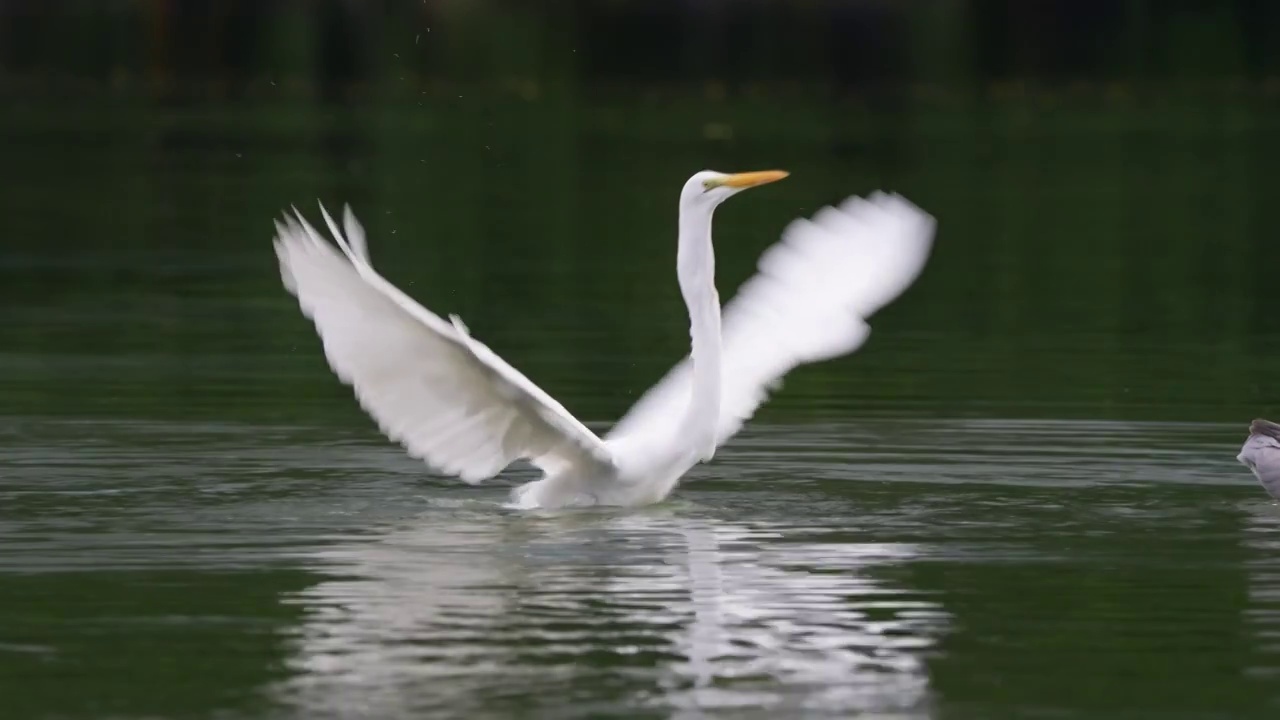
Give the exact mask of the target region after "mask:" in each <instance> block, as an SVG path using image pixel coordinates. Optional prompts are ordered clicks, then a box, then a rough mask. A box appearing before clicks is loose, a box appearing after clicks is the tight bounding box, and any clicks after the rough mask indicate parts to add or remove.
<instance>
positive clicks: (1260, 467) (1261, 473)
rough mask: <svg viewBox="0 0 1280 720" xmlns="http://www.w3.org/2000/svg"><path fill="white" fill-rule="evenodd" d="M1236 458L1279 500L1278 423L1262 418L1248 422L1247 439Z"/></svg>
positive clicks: (1279, 448) (1279, 447)
mask: <svg viewBox="0 0 1280 720" xmlns="http://www.w3.org/2000/svg"><path fill="white" fill-rule="evenodd" d="M1236 459H1237V460H1239V461H1240V462H1241V463H1243V464H1244V465H1245V466H1246V467H1248V468H1249V469H1250V470H1252V471H1253V474H1254V475H1256V476H1257V478H1258V482H1260V483H1262V487H1264V488H1266V491H1267V492H1268V493H1270V495H1271V497H1273V498H1275V499H1277V500H1280V424H1276V423H1273V422H1271V421H1270V420H1263V419H1262V418H1258V419H1257V420H1254V421H1253V422H1251V423H1249V439H1248V440H1245V441H1244V447H1242V448H1240V454H1239V455H1237V456H1236Z"/></svg>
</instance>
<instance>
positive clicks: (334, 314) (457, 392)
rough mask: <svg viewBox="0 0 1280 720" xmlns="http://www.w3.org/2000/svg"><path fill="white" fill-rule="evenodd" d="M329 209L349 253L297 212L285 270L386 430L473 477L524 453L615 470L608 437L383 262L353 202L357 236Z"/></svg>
mask: <svg viewBox="0 0 1280 720" xmlns="http://www.w3.org/2000/svg"><path fill="white" fill-rule="evenodd" d="M320 211H321V213H323V214H324V219H325V222H326V223H327V224H328V226H329V230H330V232H331V233H332V234H333V235H334V238H335V239H336V240H337V243H338V246H339V248H341V252H339V251H338V248H335V247H334V246H333V245H332V244H331V243H329V242H328V241H327V240H324V239H322V238H321V237H320V235H319V234H318V233H317V232H316V230H315V229H314V228H313V227H312V226H311V225H310V224H309V223H307V221H306V220H305V219H304V218H303V217H302V215H301V214H299V213H298V212H297V210H294V214H295V216H296V217H289V216H287V215H286V216H285V222H284V223H283V224H281V223H279V222H277V223H276V233H277V234H276V238H275V248H276V256H277V257H278V258H279V260H280V276H281V279H282V280H283V281H284V285H285V287H286V288H287V289H288V290H289V292H290V293H292V294H293V295H294V296H295V297H297V299H298V304H299V306H301V308H302V312H303V314H304V315H306V316H307V317H308V318H310V319H311V320H312V321H313V322H314V323H315V326H316V331H317V332H318V333H319V335H320V338H321V340H322V341H323V342H324V352H325V356H326V357H327V358H328V361H329V366H330V367H331V368H332V369H333V372H334V373H335V374H336V375H337V376H338V378H339V379H340V380H342V382H343V383H345V384H347V385H350V386H351V387H352V388H353V389H354V390H355V395H356V398H357V399H358V400H359V401H360V405H361V407H363V408H364V409H365V411H366V412H367V413H368V414H369V415H370V416H371V417H373V419H374V420H375V421H376V422H377V423H378V427H379V428H381V430H382V432H384V433H385V434H386V435H387V436H388V437H390V438H391V439H393V440H395V441H397V442H399V443H400V444H401V445H403V446H404V447H405V449H406V450H408V452H409V454H410V455H412V456H413V457H416V458H419V459H421V460H423V461H424V462H426V463H427V464H428V465H430V466H432V467H434V468H436V469H438V470H441V471H444V472H448V473H451V474H454V475H458V476H460V477H461V478H462V479H464V480H466V481H467V482H472V483H474V482H479V481H481V480H484V479H485V478H489V477H492V476H494V475H496V474H497V473H498V472H500V471H501V470H502V469H503V468H505V467H506V466H508V465H510V464H511V462H512V461H514V460H516V459H518V458H525V459H528V460H530V461H531V462H533V463H534V464H535V465H537V466H539V467H541V468H542V469H543V470H544V471H546V472H548V473H551V472H554V471H556V470H560V469H563V468H564V467H566V466H569V465H580V464H587V465H589V466H591V467H592V469H594V470H596V471H599V472H602V473H608V472H611V471H612V469H613V462H612V458H611V456H610V454H609V451H608V450H607V449H606V448H605V447H604V444H603V443H602V442H601V441H600V439H599V438H598V437H596V436H595V434H594V433H592V432H591V431H590V430H588V429H587V428H586V427H585V426H583V425H582V423H580V422H578V421H577V420H576V419H574V417H573V416H572V415H570V414H569V412H568V411H567V410H565V409H564V407H563V406H561V405H560V404H559V403H557V402H556V401H555V400H553V399H552V398H551V397H550V396H548V395H547V394H546V393H545V392H543V391H542V390H541V389H539V388H538V387H537V386H536V385H534V384H533V383H532V382H530V381H529V379H528V378H526V377H525V376H524V375H522V374H520V372H519V371H517V370H516V369H515V368H513V367H511V366H510V365H508V364H507V363H506V362H504V361H503V360H502V358H500V357H498V356H497V355H496V354H495V353H494V352H493V351H492V350H490V349H489V348H488V347H486V346H485V345H484V344H482V343H480V342H477V341H476V340H474V339H472V338H471V337H470V335H469V334H468V332H467V329H466V326H464V325H463V324H462V321H461V320H459V319H458V318H457V317H456V316H451V320H452V324H451V323H448V322H445V321H444V320H443V319H441V318H440V317H439V316H437V315H434V314H433V313H431V312H430V311H428V310H427V309H426V308H423V307H422V306H421V305H419V304H418V303H416V302H414V301H413V299H411V298H410V297H409V296H407V295H405V294H404V293H402V292H400V290H398V289H397V288H396V287H395V286H394V285H392V284H391V283H389V282H387V281H386V280H385V279H383V278H382V276H381V275H379V274H378V273H377V272H375V271H374V270H373V267H372V266H370V265H369V261H368V257H369V256H368V250H367V246H366V244H365V237H364V229H363V228H361V227H360V224H359V223H358V222H357V221H356V219H355V216H354V215H352V213H351V210H350V208H346V210H345V212H344V214H343V224H344V226H345V227H346V234H347V237H346V238H344V237H343V235H342V233H341V232H340V231H339V230H338V228H337V225H336V224H335V223H334V221H333V219H332V218H331V217H330V216H329V213H328V212H327V211H325V209H324V206H323V205H322V206H321V208H320Z"/></svg>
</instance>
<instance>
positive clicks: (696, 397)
mask: <svg viewBox="0 0 1280 720" xmlns="http://www.w3.org/2000/svg"><path fill="white" fill-rule="evenodd" d="M786 176H787V173H786V172H783V171H777V170H771V171H764V172H749V173H737V174H725V173H720V172H713V171H709V170H707V171H703V172H699V173H696V174H695V175H693V177H691V178H689V180H688V182H686V183H685V184H684V189H683V190H682V191H681V193H680V218H679V240H678V244H677V249H676V267H677V274H678V278H679V284H680V291H681V294H682V295H683V297H684V301H685V303H686V304H687V305H688V308H689V318H690V336H691V338H692V351H691V352H690V353H689V355H688V357H686V358H685V359H684V360H683V361H682V362H680V363H679V364H677V365H676V366H675V367H674V368H673V369H672V370H671V371H670V372H669V373H668V374H667V376H666V377H665V378H663V379H662V380H661V381H660V382H658V384H657V385H655V386H654V387H653V388H651V389H650V390H649V392H648V393H647V394H645V395H644V396H643V397H642V398H641V399H640V400H639V402H637V403H636V404H635V406H633V407H632V408H631V410H630V411H629V412H628V413H627V415H626V416H625V417H623V418H622V420H621V421H619V422H618V424H617V425H615V426H614V427H613V429H612V431H610V432H609V433H608V434H607V435H606V436H605V439H604V440H601V439H600V438H599V437H597V436H596V435H595V433H593V432H591V431H590V430H588V429H587V428H586V426H584V425H583V424H582V423H580V422H579V421H578V420H576V419H575V418H574V417H573V416H572V415H571V414H569V412H568V411H567V410H565V409H564V407H563V406H562V405H560V403H558V402H556V401H555V400H553V399H552V398H551V397H550V396H548V395H547V394H546V393H545V392H543V391H542V390H541V389H540V388H539V387H538V386H536V385H534V384H533V383H532V382H530V381H529V379H528V378H526V377H525V376H524V375H522V374H521V373H520V372H519V371H517V370H516V369H515V368H513V367H511V366H510V365H508V364H507V363H506V362H504V361H503V360H502V358H500V357H498V356H497V355H496V354H495V353H494V352H493V351H492V350H490V349H489V348H488V347H486V346H485V345H484V344H483V343H481V342H479V341H477V340H475V339H474V338H472V337H471V334H470V332H469V331H468V330H467V327H466V326H465V325H463V323H462V321H461V320H460V319H459V318H458V317H457V316H456V315H450V316H449V322H446V321H445V320H444V319H442V318H440V317H439V316H437V315H435V314H433V313H431V312H430V311H428V310H427V309H426V308H424V307H422V306H421V305H419V304H418V303H416V302H414V301H413V300H412V299H411V298H409V297H408V296H407V295H405V294H404V293H402V292H401V291H400V290H399V289H398V288H396V287H395V286H394V285H392V284H391V283H389V282H387V281H386V280H385V279H383V277H382V276H381V275H379V274H378V273H377V272H376V271H374V269H373V267H372V266H371V265H370V262H369V252H368V249H367V245H366V242H365V234H364V229H363V228H362V227H361V225H360V224H359V223H358V222H357V221H356V218H355V216H354V215H353V214H352V212H351V208H350V207H349V206H347V207H344V209H343V218H342V220H343V229H344V230H345V235H344V232H343V231H340V230H339V229H338V226H337V224H336V223H335V222H334V220H333V218H332V217H331V216H330V215H329V213H328V211H327V210H325V208H324V205H323V204H321V205H320V212H321V214H322V215H323V216H324V221H325V223H326V224H327V225H328V228H329V231H330V233H332V234H333V237H334V240H336V241H337V245H338V249H340V250H341V252H338V249H335V248H334V246H333V245H332V244H330V243H329V242H328V241H326V240H324V239H323V238H321V236H320V234H319V233H318V232H316V230H315V228H313V227H312V226H311V225H310V224H309V223H308V222H307V220H306V219H305V218H304V217H303V216H302V214H301V213H299V212H298V211H297V209H296V208H295V209H294V213H293V216H289V215H286V216H285V218H284V222H283V223H281V222H279V221H277V222H276V232H277V235H276V238H275V240H274V245H275V249H276V255H277V257H278V258H279V261H280V275H281V278H282V280H283V282H284V285H285V287H286V288H287V289H288V290H289V292H291V293H292V294H293V295H294V296H296V297H297V299H298V304H299V306H300V307H301V309H302V312H303V314H304V315H306V316H307V317H308V318H310V319H311V320H312V321H313V322H314V323H315V326H316V331H317V332H318V333H319V335H320V338H321V340H322V341H323V344H324V352H325V355H326V357H327V358H328V361H329V365H330V367H331V368H332V369H333V371H334V373H335V374H336V375H337V376H338V378H339V379H340V380H341V381H342V382H343V383H345V384H347V385H350V386H352V388H353V389H354V391H355V395H356V398H357V399H358V400H359V402H360V405H361V406H362V407H363V408H364V410H365V411H366V412H367V413H368V414H369V415H370V416H372V417H373V419H374V420H375V421H376V422H377V423H378V426H379V428H381V430H382V432H383V433H385V434H386V435H387V436H388V437H390V438H391V439H393V440H395V441H398V442H399V443H400V444H401V445H403V446H404V447H405V449H406V450H407V451H408V453H409V454H410V455H411V456H413V457H416V458H419V459H421V460H423V461H424V462H425V463H426V464H427V465H428V466H430V467H432V468H434V469H435V470H438V471H443V472H446V473H449V474H453V475H457V476H459V477H460V478H462V479H463V480H465V481H467V482H469V483H473V484H474V483H478V482H480V481H482V480H485V479H487V478H490V477H493V476H494V475H497V474H498V473H499V472H500V471H502V470H503V469H504V468H506V467H507V466H508V465H510V464H511V463H512V462H514V461H515V460H517V459H522V458H523V459H526V460H529V461H530V462H532V463H533V464H534V465H535V466H537V467H538V468H540V469H541V470H542V471H543V476H542V477H541V478H540V479H538V480H534V481H532V482H528V483H525V484H524V485H521V486H520V487H517V488H515V489H514V490H513V491H512V494H511V499H512V504H513V505H514V506H515V507H519V508H538V507H541V508H556V507H564V506H569V505H624V506H625V505H641V504H647V503H654V502H658V501H660V500H662V499H663V498H665V497H666V496H667V494H668V493H670V492H671V490H672V489H673V488H674V487H675V486H676V483H677V482H678V481H679V480H680V478H681V476H683V475H684V474H685V472H687V471H688V470H689V469H690V468H692V467H693V466H694V465H696V464H697V463H698V462H700V461H703V462H705V461H707V460H710V459H711V458H712V456H713V455H714V454H715V451H716V448H717V447H718V446H719V445H721V444H723V443H724V442H725V441H726V440H728V439H729V438H730V437H732V436H733V435H734V433H736V432H737V431H738V429H739V428H741V427H742V424H743V422H744V421H745V420H746V419H747V418H749V417H750V416H751V415H752V413H754V412H755V409H756V408H757V407H758V406H759V405H760V404H761V403H762V402H763V401H764V399H765V396H766V394H767V392H768V391H769V390H771V389H773V388H775V387H776V386H777V385H778V384H779V383H780V381H781V379H782V376H783V375H785V374H786V373H787V372H788V371H789V370H791V369H792V368H793V367H795V366H797V365H801V364H804V363H813V362H817V361H820V360H825V359H828V358H833V357H837V356H840V355H844V354H846V353H850V352H853V351H854V350H856V349H857V348H858V347H860V346H861V345H862V343H863V342H864V341H865V340H866V338H867V335H868V333H869V332H870V327H869V326H868V325H867V323H866V318H868V317H870V316H871V315H872V314H873V313H874V312H875V311H876V310H878V309H879V308H881V307H883V306H884V305H886V304H887V303H889V302H890V301H892V300H893V299H894V298H896V297H897V296H898V295H899V294H900V293H902V292H903V291H904V290H905V289H906V288H907V287H908V286H909V285H910V284H911V283H912V282H914V280H915V278H916V277H917V276H918V275H919V273H920V271H921V270H922V268H923V267H924V263H925V261H926V259H927V258H928V255H929V251H930V248H931V246H932V244H933V235H934V227H935V222H934V219H933V217H932V216H931V215H929V214H928V213H925V212H924V211H922V210H921V209H919V208H918V207H916V206H915V205H913V204H912V203H910V202H908V201H907V200H905V199H903V198H902V197H900V196H898V195H891V194H884V193H880V192H877V193H874V194H872V195H871V196H870V197H869V198H867V199H862V198H859V197H851V198H849V199H847V200H845V201H844V202H843V203H841V204H840V205H839V206H838V207H826V208H823V209H822V210H820V211H818V212H817V213H816V214H815V215H814V216H813V219H812V220H805V219H798V220H795V221H793V222H792V223H791V224H790V225H788V226H787V228H786V229H785V230H784V231H783V234H782V239H781V241H779V242H778V243H777V244H775V245H774V246H773V247H772V248H770V249H769V250H768V251H766V252H765V254H764V255H763V256H762V257H761V259H760V261H759V272H758V273H757V274H756V275H755V276H754V277H752V278H751V279H749V280H748V281H747V282H746V283H745V284H744V285H743V286H742V288H741V289H740V290H739V292H738V295H737V296H736V297H735V298H734V299H733V300H732V301H731V302H730V303H729V304H728V305H727V306H726V308H725V310H724V320H723V326H722V324H721V315H720V300H719V295H718V294H717V292H716V287H715V257H714V255H713V252H712V248H711V217H712V214H713V212H714V211H715V208H716V206H717V205H719V204H720V203H722V202H724V201H725V200H727V199H728V198H729V197H731V196H733V195H735V194H737V193H739V192H741V191H742V190H745V189H747V188H752V187H756V186H759V185H764V184H766V183H771V182H774V181H776V180H781V179H782V178H784V177H786Z"/></svg>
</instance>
